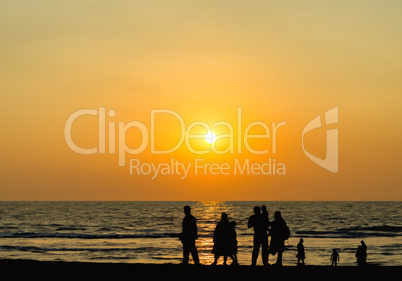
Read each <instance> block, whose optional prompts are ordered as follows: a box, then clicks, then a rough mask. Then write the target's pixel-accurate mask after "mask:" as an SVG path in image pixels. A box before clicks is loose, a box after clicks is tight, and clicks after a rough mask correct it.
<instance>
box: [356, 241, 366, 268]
mask: <svg viewBox="0 0 402 281" xmlns="http://www.w3.org/2000/svg"><path fill="white" fill-rule="evenodd" d="M361 244H362V245H361V246H359V247H357V252H356V258H357V265H358V266H363V265H366V258H367V246H366V244H365V243H364V241H363V240H362V241H361Z"/></svg>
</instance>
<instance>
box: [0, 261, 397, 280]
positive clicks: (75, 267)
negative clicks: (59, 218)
mask: <svg viewBox="0 0 402 281" xmlns="http://www.w3.org/2000/svg"><path fill="white" fill-rule="evenodd" d="M0 267H1V268H2V271H3V274H6V275H7V274H13V276H15V275H17V276H19V277H25V276H26V277H29V278H35V277H40V278H41V279H43V278H44V279H50V278H52V279H54V278H55V276H54V274H57V276H63V277H64V278H78V277H79V278H91V280H94V279H97V278H102V280H105V279H108V278H113V279H114V280H116V278H120V277H121V278H131V277H132V278H135V277H139V276H141V278H161V276H163V278H170V277H177V278H183V279H184V278H186V279H191V278H194V277H196V278H197V279H198V280H200V279H202V278H212V279H218V278H236V280H239V279H242V278H250V277H253V276H258V277H261V276H266V277H267V278H268V277H270V276H275V277H278V276H280V277H281V278H294V277H295V276H297V278H314V277H317V278H328V277H331V278H337V277H342V278H344V277H347V278H350V277H355V278H359V279H360V280H361V278H364V277H368V276H370V278H376V277H377V278H380V277H385V276H399V274H400V273H402V267H401V266H365V267H353V266H337V267H331V266H283V267H275V266H268V267H264V266H255V267H251V266H248V265H244V266H242V265H240V266H219V265H218V266H210V265H199V266H195V265H187V266H183V265H179V264H129V263H85V262H55V261H52V262H44V261H33V260H7V259H6V260H0ZM395 274H398V275H395ZM130 276H131V277H130ZM302 280H303V279H302Z"/></svg>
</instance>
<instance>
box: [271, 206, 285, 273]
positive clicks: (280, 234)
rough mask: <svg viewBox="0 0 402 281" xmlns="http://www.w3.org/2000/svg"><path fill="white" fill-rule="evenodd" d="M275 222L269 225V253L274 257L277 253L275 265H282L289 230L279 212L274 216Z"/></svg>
mask: <svg viewBox="0 0 402 281" xmlns="http://www.w3.org/2000/svg"><path fill="white" fill-rule="evenodd" d="M274 218H275V220H274V221H273V222H272V223H271V244H270V246H269V251H270V253H271V254H273V255H275V254H276V253H278V258H277V260H276V263H275V265H279V266H280V265H282V253H283V251H284V250H285V240H286V239H288V238H289V235H290V233H289V228H288V227H287V225H286V222H285V221H284V220H283V218H282V215H281V213H280V212H279V211H276V212H275V214H274Z"/></svg>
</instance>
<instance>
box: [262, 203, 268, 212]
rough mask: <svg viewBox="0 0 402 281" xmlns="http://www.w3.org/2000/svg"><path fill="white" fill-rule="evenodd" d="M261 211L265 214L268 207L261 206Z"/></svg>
mask: <svg viewBox="0 0 402 281" xmlns="http://www.w3.org/2000/svg"><path fill="white" fill-rule="evenodd" d="M261 210H262V212H263V213H265V212H266V211H267V206H265V205H262V206H261Z"/></svg>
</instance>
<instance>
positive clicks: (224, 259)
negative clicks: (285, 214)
mask: <svg viewBox="0 0 402 281" xmlns="http://www.w3.org/2000/svg"><path fill="white" fill-rule="evenodd" d="M227 260H228V256H227V255H224V256H223V265H226V262H227Z"/></svg>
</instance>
